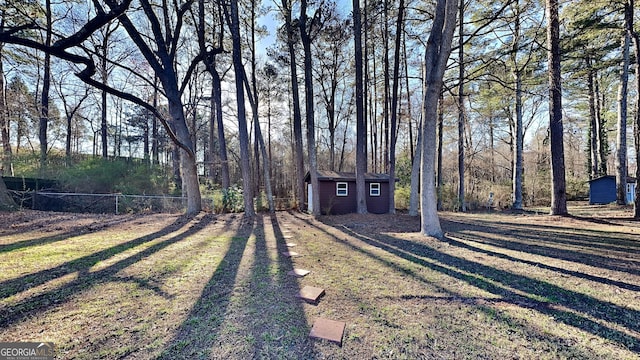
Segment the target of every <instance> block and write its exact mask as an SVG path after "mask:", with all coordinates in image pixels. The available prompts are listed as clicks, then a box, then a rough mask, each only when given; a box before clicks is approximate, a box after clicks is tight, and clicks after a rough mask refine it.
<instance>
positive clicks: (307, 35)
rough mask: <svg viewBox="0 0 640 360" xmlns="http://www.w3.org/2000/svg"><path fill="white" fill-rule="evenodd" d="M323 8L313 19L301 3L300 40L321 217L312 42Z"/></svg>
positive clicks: (315, 212) (314, 187)
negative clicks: (302, 51) (302, 50)
mask: <svg viewBox="0 0 640 360" xmlns="http://www.w3.org/2000/svg"><path fill="white" fill-rule="evenodd" d="M322 6H323V4H318V5H317V8H316V10H315V12H314V15H313V17H311V18H309V16H308V15H307V7H308V3H307V0H302V1H301V2H300V19H299V21H298V26H299V27H300V40H301V41H302V48H303V49H304V89H305V109H306V120H307V153H308V157H309V173H310V177H311V189H312V190H311V199H309V201H311V203H312V204H313V207H312V213H313V215H314V216H317V215H320V193H319V189H318V160H317V149H316V134H315V132H316V127H315V113H314V104H313V103H314V98H313V96H314V95H313V93H314V91H313V68H312V66H313V59H312V54H311V42H312V41H313V39H314V38H315V34H317V30H318V29H319V28H320V27H321V24H320V21H321V19H322Z"/></svg>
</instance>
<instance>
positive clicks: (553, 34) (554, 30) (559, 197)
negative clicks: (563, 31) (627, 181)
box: [546, 0, 568, 215]
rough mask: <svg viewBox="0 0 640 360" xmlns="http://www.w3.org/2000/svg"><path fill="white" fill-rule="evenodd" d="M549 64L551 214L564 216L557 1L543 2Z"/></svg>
mask: <svg viewBox="0 0 640 360" xmlns="http://www.w3.org/2000/svg"><path fill="white" fill-rule="evenodd" d="M546 5H547V6H546V11H547V21H548V23H547V48H548V49H549V50H548V51H547V56H548V61H549V133H550V134H549V135H550V139H551V141H550V143H551V144H550V145H551V215H566V214H567V213H568V212H567V190H566V189H567V185H566V181H565V169H564V143H563V128H562V90H561V87H562V85H561V77H560V22H559V20H558V0H546Z"/></svg>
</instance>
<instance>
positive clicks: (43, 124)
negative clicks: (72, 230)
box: [38, 0, 52, 171]
mask: <svg viewBox="0 0 640 360" xmlns="http://www.w3.org/2000/svg"><path fill="white" fill-rule="evenodd" d="M45 12H46V22H47V27H46V30H45V31H46V34H45V45H46V46H51V37H52V34H51V26H52V18H51V16H52V15H51V0H46V1H45ZM43 66H44V76H43V79H42V96H41V98H40V122H39V136H38V137H39V140H40V171H43V170H44V168H45V166H46V161H47V151H48V149H49V145H48V139H47V128H48V125H49V89H50V86H51V55H50V54H49V53H45V54H44V65H43Z"/></svg>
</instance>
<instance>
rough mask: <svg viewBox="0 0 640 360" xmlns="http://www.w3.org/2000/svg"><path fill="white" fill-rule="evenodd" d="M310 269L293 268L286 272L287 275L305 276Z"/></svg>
mask: <svg viewBox="0 0 640 360" xmlns="http://www.w3.org/2000/svg"><path fill="white" fill-rule="evenodd" d="M310 272H311V271H309V270H305V269H293V270H291V271H289V272H288V273H287V275H291V276H295V277H304V276H307V275H308V274H309V273H310Z"/></svg>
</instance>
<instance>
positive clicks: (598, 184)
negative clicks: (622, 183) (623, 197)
mask: <svg viewBox="0 0 640 360" xmlns="http://www.w3.org/2000/svg"><path fill="white" fill-rule="evenodd" d="M615 201H616V180H615V178H613V177H603V178H600V179H595V180H593V181H591V182H590V183H589V204H609V203H612V202H615Z"/></svg>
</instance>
